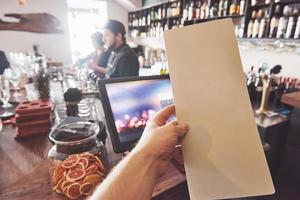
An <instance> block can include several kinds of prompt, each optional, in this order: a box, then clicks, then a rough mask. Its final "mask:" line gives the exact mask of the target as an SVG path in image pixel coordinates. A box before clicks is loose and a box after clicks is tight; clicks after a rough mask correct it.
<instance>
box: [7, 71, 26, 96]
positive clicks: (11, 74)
mask: <svg viewBox="0 0 300 200" xmlns="http://www.w3.org/2000/svg"><path fill="white" fill-rule="evenodd" d="M4 76H5V78H6V79H7V80H9V82H10V83H11V84H12V85H13V90H14V94H13V95H14V96H15V97H18V96H21V95H22V94H21V93H20V92H18V91H19V90H20V88H19V83H20V81H21V77H22V72H21V70H20V69H19V68H18V67H11V68H8V69H6V70H5V71H4Z"/></svg>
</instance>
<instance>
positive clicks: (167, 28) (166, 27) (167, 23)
mask: <svg viewBox="0 0 300 200" xmlns="http://www.w3.org/2000/svg"><path fill="white" fill-rule="evenodd" d="M167 30H169V21H168V20H167V21H166V23H165V26H164V31H167Z"/></svg>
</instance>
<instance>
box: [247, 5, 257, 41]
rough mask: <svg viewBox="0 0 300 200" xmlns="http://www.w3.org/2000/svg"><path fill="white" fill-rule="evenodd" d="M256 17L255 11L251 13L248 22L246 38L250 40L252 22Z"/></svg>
mask: <svg viewBox="0 0 300 200" xmlns="http://www.w3.org/2000/svg"><path fill="white" fill-rule="evenodd" d="M255 17H256V10H253V11H252V15H251V19H250V20H249V22H248V27H247V37H248V38H250V37H252V32H253V21H254V19H255Z"/></svg>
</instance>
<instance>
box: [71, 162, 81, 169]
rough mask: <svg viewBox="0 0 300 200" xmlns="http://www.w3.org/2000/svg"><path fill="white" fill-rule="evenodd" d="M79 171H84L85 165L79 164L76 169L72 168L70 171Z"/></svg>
mask: <svg viewBox="0 0 300 200" xmlns="http://www.w3.org/2000/svg"><path fill="white" fill-rule="evenodd" d="M77 169H84V165H83V164H82V163H80V162H79V163H78V164H77V165H76V166H75V167H72V168H71V169H70V171H74V170H77Z"/></svg>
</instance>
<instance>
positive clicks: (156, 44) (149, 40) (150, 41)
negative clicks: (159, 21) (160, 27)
mask: <svg viewBox="0 0 300 200" xmlns="http://www.w3.org/2000/svg"><path fill="white" fill-rule="evenodd" d="M129 40H130V41H131V42H134V43H135V44H138V45H142V46H148V47H152V48H157V49H165V43H164V39H163V37H134V38H133V37H131V38H129ZM237 40H238V42H239V43H242V42H254V43H266V44H268V43H275V42H282V43H297V44H299V45H300V39H284V38H282V39H277V38H237Z"/></svg>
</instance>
